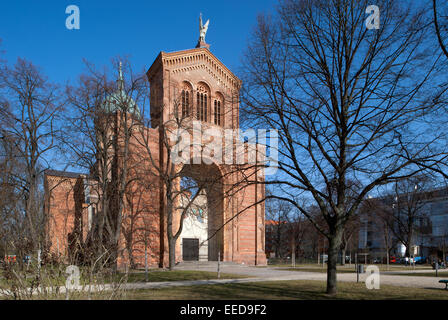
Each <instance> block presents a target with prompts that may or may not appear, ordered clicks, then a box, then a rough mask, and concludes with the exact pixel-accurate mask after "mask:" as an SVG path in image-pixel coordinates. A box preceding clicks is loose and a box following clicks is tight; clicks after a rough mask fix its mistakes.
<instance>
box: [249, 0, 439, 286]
mask: <svg viewBox="0 0 448 320" xmlns="http://www.w3.org/2000/svg"><path fill="white" fill-rule="evenodd" d="M369 4H370V3H369V2H368V1H355V0H332V1H326V0H325V1H323V0H317V1H309V0H285V1H282V2H281V3H280V5H279V9H278V15H277V16H276V17H269V18H267V17H262V16H261V17H260V18H259V20H258V25H257V28H256V31H255V33H254V37H253V40H252V42H251V44H250V46H249V49H248V50H247V54H246V58H245V61H244V62H245V63H244V66H245V79H244V80H245V82H244V83H245V85H246V86H245V90H244V92H243V103H244V108H243V110H244V111H245V118H246V121H247V122H248V123H250V125H251V126H252V127H266V126H268V127H269V128H276V129H277V130H279V138H280V147H279V157H280V160H279V171H280V173H279V174H277V176H276V177H274V178H272V179H270V180H268V181H267V182H266V183H267V184H275V185H278V186H281V188H276V189H277V190H278V191H279V192H277V193H276V194H275V195H272V196H271V197H276V198H278V199H283V200H285V201H289V202H290V203H291V204H293V205H294V206H295V207H296V208H297V209H298V210H299V211H300V212H301V213H302V214H303V215H305V216H306V217H307V218H308V219H310V221H312V222H313V224H314V225H315V226H316V228H318V230H319V231H320V232H322V233H323V234H324V235H325V236H326V237H327V238H328V242H329V252H328V255H329V261H328V271H327V293H328V294H335V293H336V292H337V283H336V263H337V255H338V252H339V249H340V246H341V241H342V235H343V233H344V230H345V227H346V224H347V223H348V221H350V219H351V217H352V216H353V215H354V214H355V213H356V212H357V210H358V208H359V206H360V204H361V203H362V201H363V200H364V199H365V197H366V196H367V195H368V193H369V192H370V191H371V190H373V189H374V188H375V187H377V186H379V185H384V184H387V183H390V182H394V181H397V180H399V179H401V178H403V177H407V176H412V175H414V174H416V173H419V172H420V171H421V170H423V169H420V168H416V167H415V166H413V163H414V162H415V161H422V162H424V161H425V160H427V159H430V158H431V157H432V156H433V154H432V153H431V152H430V151H429V146H431V143H432V142H433V141H435V140H436V138H437V137H435V138H434V137H429V136H428V135H426V134H422V130H419V125H418V120H419V119H420V118H421V116H422V115H423V114H424V113H431V110H433V109H434V108H435V106H434V103H433V101H432V100H431V101H429V99H428V97H427V95H426V94H425V93H427V92H429V91H430V89H431V88H432V87H434V86H436V85H437V84H436V83H435V82H433V80H434V78H435V77H434V72H433V71H434V70H435V68H436V66H437V65H438V62H439V60H438V58H437V56H435V55H434V54H431V53H429V52H428V51H427V50H426V46H425V45H427V43H425V42H426V41H428V40H427V39H428V37H427V35H428V32H429V28H428V26H427V24H426V22H425V17H426V12H425V9H421V8H420V7H419V6H413V5H412V3H407V2H402V1H379V2H378V3H377V5H378V6H379V8H380V12H381V25H380V28H379V29H378V30H369V29H367V28H366V25H365V19H366V16H365V11H366V8H367V7H368V5H369ZM410 21H412V23H410ZM416 66H418V68H416ZM417 69H418V71H416V70H417ZM416 73H417V74H418V75H417V74H416ZM434 81H435V80H434ZM353 183H355V185H356V186H357V188H356V189H354V190H351V186H352V185H353ZM280 191H281V192H280ZM304 196H305V197H308V199H310V200H311V201H313V202H314V203H315V205H316V206H318V208H319V210H320V216H322V217H323V218H324V221H325V223H326V226H327V228H326V229H323V228H321V227H320V226H319V225H318V224H317V223H316V222H315V219H314V217H313V216H312V215H311V214H310V212H309V210H307V208H306V207H303V206H301V205H300V204H299V202H298V200H297V199H298V198H299V197H304Z"/></svg>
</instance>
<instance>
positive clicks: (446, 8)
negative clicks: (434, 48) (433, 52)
mask: <svg viewBox="0 0 448 320" xmlns="http://www.w3.org/2000/svg"><path fill="white" fill-rule="evenodd" d="M432 9H433V17H434V28H435V31H436V36H437V40H438V42H439V46H440V48H441V49H442V52H443V54H444V55H445V56H446V57H447V58H448V49H447V47H446V43H445V42H446V36H447V32H448V5H447V3H446V1H439V3H437V0H432Z"/></svg>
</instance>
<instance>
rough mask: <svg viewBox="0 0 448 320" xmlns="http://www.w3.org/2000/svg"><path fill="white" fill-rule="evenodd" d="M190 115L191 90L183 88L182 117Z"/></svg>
mask: <svg viewBox="0 0 448 320" xmlns="http://www.w3.org/2000/svg"><path fill="white" fill-rule="evenodd" d="M189 115H190V92H188V90H185V89H183V90H182V118H186V117H188V116H189Z"/></svg>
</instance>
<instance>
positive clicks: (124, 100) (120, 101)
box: [103, 62, 140, 117]
mask: <svg viewBox="0 0 448 320" xmlns="http://www.w3.org/2000/svg"><path fill="white" fill-rule="evenodd" d="M121 68H122V66H121V62H120V71H119V75H118V80H117V87H118V89H117V90H116V91H115V92H114V93H112V94H111V95H110V96H108V97H107V98H106V99H105V101H104V106H103V107H104V110H105V111H106V112H110V113H114V112H116V111H126V112H128V113H130V114H133V115H135V116H137V117H140V110H139V108H138V106H137V104H136V103H135V101H134V100H133V99H132V98H131V97H129V96H128V95H127V94H126V92H125V90H124V80H123V72H122V70H121Z"/></svg>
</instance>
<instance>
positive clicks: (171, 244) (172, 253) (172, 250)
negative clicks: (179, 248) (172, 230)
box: [168, 238, 176, 270]
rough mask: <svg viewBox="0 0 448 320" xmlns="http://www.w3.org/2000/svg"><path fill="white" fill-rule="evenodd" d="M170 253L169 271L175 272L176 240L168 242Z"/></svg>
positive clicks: (172, 239)
mask: <svg viewBox="0 0 448 320" xmlns="http://www.w3.org/2000/svg"><path fill="white" fill-rule="evenodd" d="M168 251H169V269H170V270H174V266H175V265H176V239H174V238H171V239H169V240H168Z"/></svg>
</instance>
